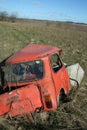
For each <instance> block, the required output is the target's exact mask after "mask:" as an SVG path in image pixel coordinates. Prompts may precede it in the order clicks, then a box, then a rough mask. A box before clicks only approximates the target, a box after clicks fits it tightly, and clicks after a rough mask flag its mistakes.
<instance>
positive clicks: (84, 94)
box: [0, 20, 87, 130]
mask: <svg viewBox="0 0 87 130" xmlns="http://www.w3.org/2000/svg"><path fill="white" fill-rule="evenodd" d="M31 43H35V44H47V45H53V46H57V47H60V48H62V50H63V54H62V59H63V61H64V62H65V63H67V64H69V65H70V64H74V63H77V62H78V63H80V65H81V66H82V67H83V69H84V71H85V76H84V79H83V81H82V83H81V85H80V89H79V90H78V92H77V96H76V97H75V99H74V100H73V101H72V102H68V103H64V104H62V105H61V106H60V107H59V109H58V110H56V111H54V112H48V115H49V116H48V118H47V120H44V121H42V120H40V121H39V120H38V122H37V124H36V125H33V124H30V123H28V122H27V120H26V119H24V118H21V119H19V120H18V121H16V122H17V123H15V121H14V120H12V121H10V120H4V119H3V118H0V129H1V130H29V129H30V130H34V129H35V130H40V129H49V130H51V129H55V130H57V129H58V130H61V129H63V130H85V129H87V26H86V25H83V24H75V23H61V22H49V21H34V20H30V21H17V22H15V23H10V22H0V61H2V60H3V59H4V58H6V57H8V56H9V55H11V54H13V53H14V52H17V51H18V50H20V49H21V48H23V47H24V46H26V45H28V44H31ZM15 124H16V125H15Z"/></svg>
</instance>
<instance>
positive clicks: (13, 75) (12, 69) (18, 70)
mask: <svg viewBox="0 0 87 130" xmlns="http://www.w3.org/2000/svg"><path fill="white" fill-rule="evenodd" d="M42 77H43V62H42V61H41V60H36V61H31V62H25V63H19V64H7V65H6V68H5V81H7V82H22V81H32V80H36V79H41V78H42Z"/></svg>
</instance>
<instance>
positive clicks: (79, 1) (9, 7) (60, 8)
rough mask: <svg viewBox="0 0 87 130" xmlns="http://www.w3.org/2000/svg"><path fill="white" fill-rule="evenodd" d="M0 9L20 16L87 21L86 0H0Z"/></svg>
mask: <svg viewBox="0 0 87 130" xmlns="http://www.w3.org/2000/svg"><path fill="white" fill-rule="evenodd" d="M0 11H7V12H8V13H10V14H11V13H12V12H13V13H17V15H18V17H22V18H23V17H24V18H30V19H41V20H55V21H73V22H80V23H87V0H0Z"/></svg>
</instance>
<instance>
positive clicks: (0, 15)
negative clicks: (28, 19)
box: [0, 11, 8, 21]
mask: <svg viewBox="0 0 87 130" xmlns="http://www.w3.org/2000/svg"><path fill="white" fill-rule="evenodd" d="M7 18H8V13H7V12H6V11H2V12H0V20H1V21H4V20H7Z"/></svg>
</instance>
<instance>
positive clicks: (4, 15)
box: [0, 11, 17, 22]
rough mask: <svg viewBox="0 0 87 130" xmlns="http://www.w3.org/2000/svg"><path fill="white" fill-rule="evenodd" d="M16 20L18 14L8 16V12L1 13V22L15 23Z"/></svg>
mask: <svg viewBox="0 0 87 130" xmlns="http://www.w3.org/2000/svg"><path fill="white" fill-rule="evenodd" d="M16 19H17V14H16V13H12V14H8V12H6V11H0V21H11V22H15V21H16Z"/></svg>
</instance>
